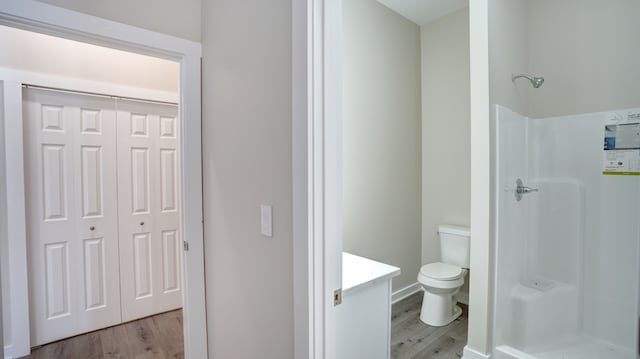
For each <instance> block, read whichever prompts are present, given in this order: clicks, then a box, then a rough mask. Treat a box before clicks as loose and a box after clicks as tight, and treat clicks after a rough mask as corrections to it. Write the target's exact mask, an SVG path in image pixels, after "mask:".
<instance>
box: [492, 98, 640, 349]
mask: <svg viewBox="0 0 640 359" xmlns="http://www.w3.org/2000/svg"><path fill="white" fill-rule="evenodd" d="M495 113H496V126H495V128H496V138H497V143H496V155H497V166H496V186H497V190H496V193H497V212H498V216H497V224H496V228H497V240H496V293H495V294H496V312H495V328H496V330H495V333H494V334H495V338H494V339H495V342H496V353H495V354H496V355H495V357H496V358H498V359H500V358H562V359H572V358H575V359H578V358H580V359H589V358H593V359H601V358H602V359H603V358H607V359H632V358H636V355H637V354H636V352H637V342H638V340H637V339H638V332H637V326H638V285H637V283H638V281H639V276H638V250H639V237H638V225H639V222H640V178H639V177H637V176H633V175H630V174H632V172H629V171H624V172H619V175H614V173H617V172H611V173H609V174H605V173H603V172H607V171H604V170H606V169H607V168H605V167H606V166H607V163H606V155H607V154H606V153H604V152H605V151H604V150H603V143H604V135H605V126H606V123H608V122H611V121H616V119H620V121H624V122H625V124H626V123H632V124H633V123H638V122H640V108H636V109H626V110H618V111H608V112H599V113H589V114H581V115H571V116H560V117H551V118H540V119H532V118H527V117H525V116H522V115H520V114H518V113H516V112H513V111H511V110H509V109H507V108H505V107H502V106H497V107H496V109H495ZM638 128H640V126H638ZM629 136H630V137H632V136H631V134H630V135H629ZM636 136H637V138H636V139H633V138H631V139H630V141H636V142H637V144H638V145H640V132H638V133H637V134H636ZM637 151H640V146H639V148H638V149H637ZM638 156H639V157H638V160H640V153H639V154H638ZM638 165H640V163H638ZM517 183H520V184H524V185H528V186H529V187H530V188H531V189H529V190H520V191H518V185H517ZM520 188H523V187H520ZM518 198H520V199H519V200H518Z"/></svg>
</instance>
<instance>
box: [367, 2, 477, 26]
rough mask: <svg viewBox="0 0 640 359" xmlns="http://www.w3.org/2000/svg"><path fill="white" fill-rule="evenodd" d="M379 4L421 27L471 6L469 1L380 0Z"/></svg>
mask: <svg viewBox="0 0 640 359" xmlns="http://www.w3.org/2000/svg"><path fill="white" fill-rule="evenodd" d="M378 2H380V3H382V4H383V5H385V6H387V7H388V8H390V9H391V10H393V11H395V12H397V13H398V14H400V15H402V16H404V17H406V18H407V19H409V20H411V21H413V22H415V23H416V24H418V25H420V26H422V25H426V24H428V23H430V22H432V21H434V20H436V19H438V18H440V17H443V16H445V15H447V14H450V13H452V12H454V11H456V10H460V9H462V8H464V7H466V6H467V5H468V4H469V0H378Z"/></svg>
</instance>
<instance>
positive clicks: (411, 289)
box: [391, 282, 422, 304]
mask: <svg viewBox="0 0 640 359" xmlns="http://www.w3.org/2000/svg"><path fill="white" fill-rule="evenodd" d="M420 291H422V285H420V283H418V282H415V283H413V284H410V285H408V286H406V287H404V288H402V289H398V290H397V291H395V292H393V293H392V294H391V304H395V303H397V302H399V301H401V300H403V299H405V298H407V297H408V296H410V295H412V294H415V293H418V292H420Z"/></svg>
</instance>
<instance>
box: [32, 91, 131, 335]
mask: <svg viewBox="0 0 640 359" xmlns="http://www.w3.org/2000/svg"><path fill="white" fill-rule="evenodd" d="M23 96H24V101H23V111H24V115H23V117H24V124H25V132H24V133H25V175H26V176H25V182H26V188H27V191H26V203H27V218H28V222H27V238H28V253H29V258H28V259H29V278H30V302H31V305H30V312H31V321H32V323H33V325H32V326H31V328H32V329H31V332H32V333H31V335H32V341H31V342H32V344H33V345H39V344H43V343H47V342H51V341H54V340H57V339H61V338H65V337H69V336H72V335H76V334H78V333H82V332H87V331H91V330H95V329H97V328H102V327H107V326H110V325H113V324H117V323H119V322H120V321H121V315H120V313H121V308H120V285H119V280H120V279H119V277H118V266H119V263H118V262H119V261H118V231H117V226H118V220H117V196H115V195H114V194H115V193H117V188H116V186H117V183H116V170H117V168H116V156H115V153H116V152H115V146H116V143H115V135H116V112H115V108H114V103H113V101H112V100H109V99H103V98H98V97H91V96H83V95H76V94H67V93H56V92H51V91H45V90H33V89H27V90H24V92H23Z"/></svg>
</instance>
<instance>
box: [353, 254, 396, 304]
mask: <svg viewBox="0 0 640 359" xmlns="http://www.w3.org/2000/svg"><path fill="white" fill-rule="evenodd" d="M397 275H400V268H398V267H394V266H391V265H388V264H384V263H380V262H377V261H374V260H371V259H368V258H364V257H360V256H356V255H353V254H351V253H347V252H342V294H343V295H348V294H350V293H353V292H355V291H357V290H359V289H362V288H366V287H369V286H373V285H375V284H377V283H379V282H381V281H385V280H390V279H391V278H393V277H395V276H397Z"/></svg>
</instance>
